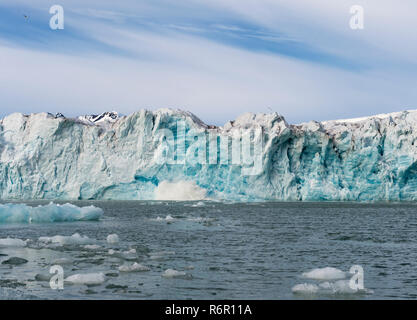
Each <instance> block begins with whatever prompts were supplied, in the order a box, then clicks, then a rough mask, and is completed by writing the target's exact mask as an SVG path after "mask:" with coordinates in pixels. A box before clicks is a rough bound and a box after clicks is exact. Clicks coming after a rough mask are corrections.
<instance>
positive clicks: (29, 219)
mask: <svg viewBox="0 0 417 320" xmlns="http://www.w3.org/2000/svg"><path fill="white" fill-rule="evenodd" d="M102 214H103V210H102V209H100V208H97V207H94V206H89V207H77V206H75V205H73V204H70V203H66V204H63V205H60V204H54V203H50V204H48V205H45V206H37V207H31V206H28V205H26V204H21V203H8V204H0V223H35V222H67V221H86V220H99V219H100V217H101V215H102Z"/></svg>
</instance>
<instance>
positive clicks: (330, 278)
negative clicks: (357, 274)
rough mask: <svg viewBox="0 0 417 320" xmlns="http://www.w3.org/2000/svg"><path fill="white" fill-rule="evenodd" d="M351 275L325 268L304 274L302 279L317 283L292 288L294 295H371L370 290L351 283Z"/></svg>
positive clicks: (302, 284)
mask: <svg viewBox="0 0 417 320" xmlns="http://www.w3.org/2000/svg"><path fill="white" fill-rule="evenodd" d="M351 276H353V273H352V274H351V273H350V272H344V271H342V270H339V269H336V268H332V267H326V268H319V269H313V270H311V271H309V272H304V273H303V274H302V277H304V278H307V279H311V280H316V282H317V283H301V284H297V285H295V286H294V287H292V292H293V293H294V294H305V295H315V294H318V295H335V294H342V295H344V294H371V293H373V291H372V290H369V289H366V288H364V287H363V285H362V288H361V287H359V286H358V285H356V284H355V283H351V280H352V279H349V277H351Z"/></svg>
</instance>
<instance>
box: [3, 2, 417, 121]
mask: <svg viewBox="0 0 417 320" xmlns="http://www.w3.org/2000/svg"><path fill="white" fill-rule="evenodd" d="M359 2H361V1H359ZM382 2H383V3H382ZM407 2H408V1H407ZM314 3H316V2H314ZM317 3H318V4H317V5H314V4H312V2H311V1H306V0H300V1H297V2H295V1H287V0H279V1H278V0H274V1H272V0H256V1H252V0H239V1H235V0H228V1H218V0H211V1H199V0H183V1H177V2H175V3H173V2H171V1H164V0H154V1H145V0H142V1H123V2H120V3H118V2H117V3H116V2H114V1H107V0H104V1H88V3H87V2H85V1H81V0H72V1H62V5H63V7H64V9H65V30H60V31H52V30H50V29H49V25H48V23H49V18H50V15H49V12H48V9H49V5H50V1H46V0H45V1H44V0H39V1H37V2H36V4H34V3H33V1H26V0H16V1H15V2H14V3H12V4H8V5H7V6H6V5H0V8H1V10H0V21H1V22H0V69H1V70H2V72H1V73H0V114H1V115H5V114H7V113H10V112H11V111H14V110H18V111H22V112H35V111H36V112H37V111H52V112H54V111H55V112H57V111H61V112H64V113H67V114H69V115H75V114H79V113H85V112H91V113H95V112H100V111H103V110H106V109H118V110H119V111H121V112H123V113H129V112H133V111H135V110H137V109H139V108H143V107H148V108H157V107H179V108H185V109H188V110H190V111H193V112H195V113H197V114H198V115H199V116H201V117H202V118H203V119H204V120H207V121H209V122H215V123H217V124H219V123H223V122H225V121H226V120H227V119H230V118H234V117H236V115H238V114H240V113H242V112H244V111H253V112H269V110H270V108H271V109H273V110H274V111H278V112H280V113H282V114H283V115H284V116H286V117H287V118H288V119H289V120H290V121H293V122H298V121H304V120H307V119H318V120H320V119H323V120H324V119H330V118H339V117H348V116H360V115H366V114H371V113H381V112H385V111H387V112H388V111H397V110H401V109H403V108H410V107H411V108H413V107H416V108H417V104H416V103H415V101H416V98H417V93H415V90H414V88H415V84H416V80H414V79H415V77H414V74H415V72H416V71H417V70H416V69H417V68H416V59H417V58H415V55H413V54H415V53H417V45H416V44H417V42H414V43H409V42H410V41H409V40H413V36H409V37H407V36H406V35H405V34H404V33H405V31H407V30H408V29H410V28H412V27H416V26H417V23H416V22H414V20H412V19H411V15H410V14H409V13H407V12H405V11H404V9H400V10H399V11H400V14H402V15H403V19H402V20H401V19H399V18H398V17H397V18H392V17H391V16H390V15H388V13H389V10H390V9H393V8H395V2H394V1H374V0H370V1H366V4H364V6H365V10H366V11H365V12H366V13H367V15H366V19H367V20H366V27H365V30H363V31H360V32H356V33H355V32H353V31H352V30H350V29H349V28H348V21H349V4H350V2H349V1H345V0H340V1H334V2H331V3H330V2H328V1H326V2H324V1H322V0H319V1H318V2H317ZM377 3H378V4H379V6H377ZM319 4H320V5H321V6H319ZM410 5H411V6H414V7H417V6H416V5H415V4H414V3H412V2H411V1H410ZM416 9H417V8H416ZM22 12H28V13H29V14H30V16H31V18H30V22H29V23H28V22H27V21H24V19H22V18H23V17H22V16H21V15H22ZM387 22H392V23H394V22H395V23H397V24H395V23H394V25H393V26H392V27H390V28H387V27H386V28H385V29H384V28H383V26H384V25H385V24H386V23H387ZM390 41H392V42H390ZM388 43H393V44H395V47H394V48H393V47H392V46H389V45H388Z"/></svg>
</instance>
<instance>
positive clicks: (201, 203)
mask: <svg viewBox="0 0 417 320" xmlns="http://www.w3.org/2000/svg"><path fill="white" fill-rule="evenodd" d="M205 205H206V204H205V203H204V202H203V201H199V202H197V203H194V204H192V205H191V206H192V207H204V206H205Z"/></svg>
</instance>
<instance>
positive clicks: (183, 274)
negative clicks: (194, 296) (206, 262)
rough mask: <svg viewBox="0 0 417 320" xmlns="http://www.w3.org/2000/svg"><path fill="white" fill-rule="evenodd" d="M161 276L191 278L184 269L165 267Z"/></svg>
mask: <svg viewBox="0 0 417 320" xmlns="http://www.w3.org/2000/svg"><path fill="white" fill-rule="evenodd" d="M162 277H164V278H191V277H192V276H191V275H190V274H188V273H186V272H184V271H177V270H174V269H167V270H165V271H164V272H163V273H162Z"/></svg>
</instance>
